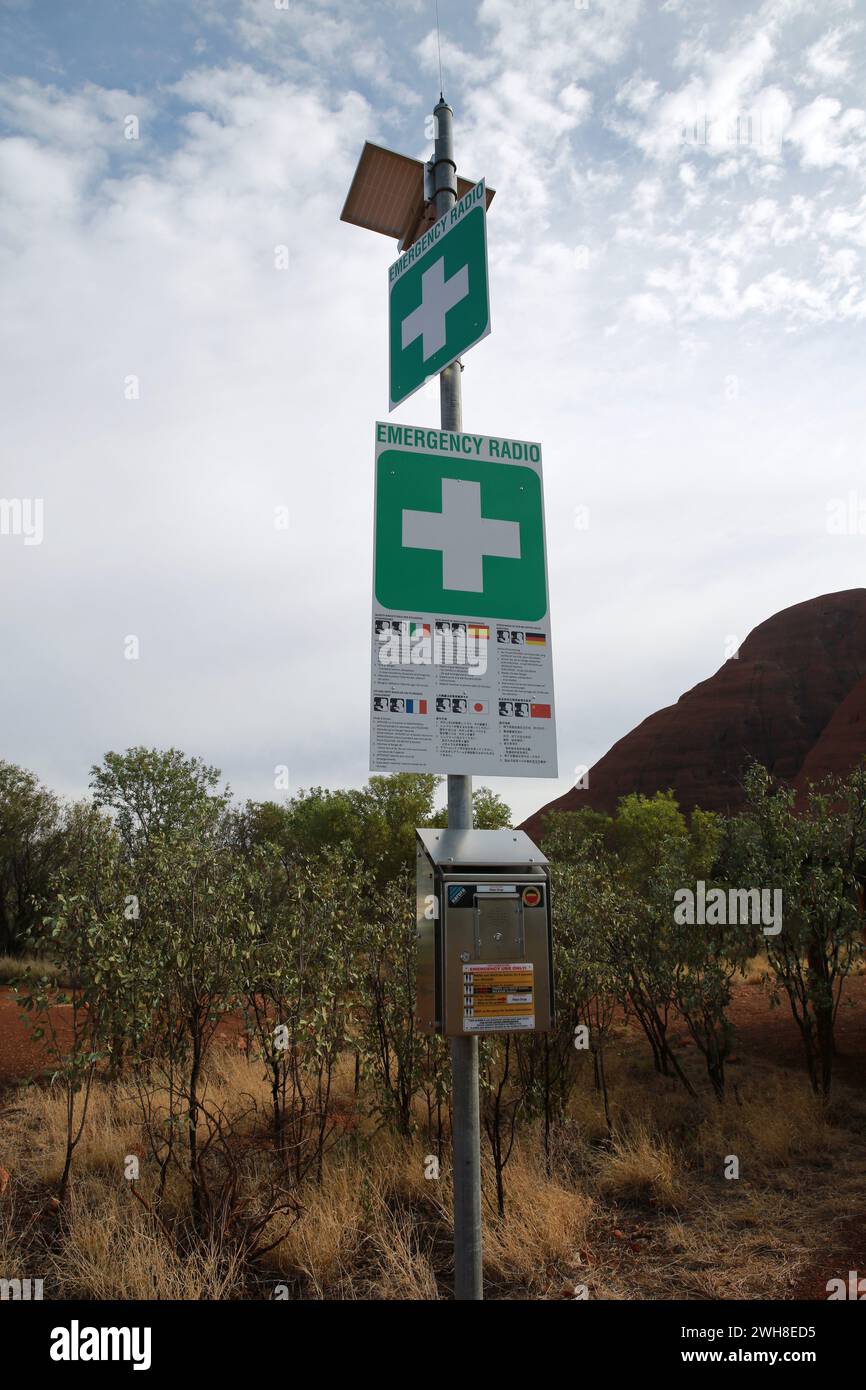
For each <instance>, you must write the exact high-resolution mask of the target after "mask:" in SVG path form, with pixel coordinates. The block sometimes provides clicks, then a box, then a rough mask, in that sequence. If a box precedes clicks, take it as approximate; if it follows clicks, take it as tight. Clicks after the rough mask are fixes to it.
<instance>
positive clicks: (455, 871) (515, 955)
mask: <svg viewBox="0 0 866 1390" xmlns="http://www.w3.org/2000/svg"><path fill="white" fill-rule="evenodd" d="M416 833H417V846H416V849H417V859H416V872H417V912H416V922H417V956H416V964H417V969H416V987H415V1021H416V1025H417V1027H418V1029H419V1030H420V1032H422V1033H443V1034H445V1035H446V1036H447V1037H462V1036H472V1035H476V1036H482V1037H483V1036H484V1035H485V1034H489V1033H511V1032H540V1033H545V1032H548V1031H549V1030H550V1028H551V1026H552V1023H553V1011H554V996H553V940H552V933H551V919H550V869H549V866H548V862H547V859H546V858H545V856H544V855H543V854H542V853H541V850H540V849H539V848H538V846H537V845H534V844H533V843H532V841H531V840H530V838H529V836H528V835H526V834H525V833H524V832H523V831H522V830H419V831H417V832H416Z"/></svg>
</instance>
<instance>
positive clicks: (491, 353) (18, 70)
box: [0, 0, 866, 816]
mask: <svg viewBox="0 0 866 1390" xmlns="http://www.w3.org/2000/svg"><path fill="white" fill-rule="evenodd" d="M439 8H440V15H441V28H442V58H443V64H444V70H445V91H446V96H447V97H448V98H449V100H450V101H451V103H452V105H453V107H454V110H455V135H456V150H457V159H458V164H459V167H460V170H461V172H462V173H463V174H465V175H466V176H467V177H470V178H477V177H481V176H485V177H486V178H487V179H488V181H489V183H490V184H491V185H492V186H493V187H495V188H496V190H497V194H496V199H495V201H494V204H493V207H492V209H491V213H490V219H489V229H488V230H489V243H490V256H491V299H492V310H493V333H492V334H491V336H490V337H489V338H487V339H486V340H485V341H484V342H483V343H481V344H480V345H479V346H478V347H477V348H475V349H474V350H473V351H472V352H471V353H470V354H468V355H467V358H466V370H465V373H464V378H463V387H464V422H465V427H466V428H467V429H470V430H473V431H475V432H478V433H487V434H500V435H512V436H516V437H518V438H522V439H536V440H540V441H541V443H542V445H543V449H544V466H545V489H546V501H547V525H548V548H549V564H550V587H551V609H552V619H553V637H554V656H555V674H556V691H557V701H558V714H559V756H560V768H561V771H562V772H563V774H564V775H563V777H562V778H560V780H559V781H557V782H554V781H542V780H537V781H536V780H519V781H518V780H514V781H506V780H504V779H503V780H499V781H494V782H493V783H492V785H494V786H495V788H496V790H498V791H500V792H501V793H502V794H503V795H504V796H505V797H506V799H508V800H509V802H510V804H511V805H512V806H513V808H514V810H515V813H516V814H517V815H518V816H522V815H525V814H527V813H528V812H530V811H531V810H533V809H535V808H536V807H537V806H538V805H540V804H541V803H543V802H544V801H546V800H548V799H550V797H552V796H553V795H555V794H558V793H560V792H561V791H564V790H565V789H566V787H567V786H568V785H570V784H571V782H573V781H574V772H573V769H575V768H580V767H583V766H589V765H591V764H592V763H593V762H594V761H595V760H596V759H597V758H598V757H599V756H600V755H601V754H602V753H604V752H605V750H606V749H607V748H608V747H609V746H610V744H611V743H613V742H614V741H615V740H616V739H617V738H619V737H620V736H621V735H622V734H624V733H625V732H627V730H628V729H630V728H631V727H633V726H634V725H635V724H636V723H637V722H639V721H640V720H641V719H643V718H644V717H645V716H646V715H648V714H650V713H651V712H652V711H653V710H655V709H657V708H659V707H660V706H662V705H665V704H669V703H671V702H672V701H674V700H676V699H677V697H678V696H679V695H680V694H681V693H682V691H683V690H685V689H687V688H689V687H690V686H691V685H693V684H695V683H696V682H697V681H699V680H702V679H704V678H705V677H707V676H708V675H710V674H711V673H712V672H713V671H714V670H716V669H717V668H718V666H719V665H720V664H721V663H722V661H723V660H724V659H725V657H726V656H728V655H729V654H730V651H731V650H732V649H733V647H735V646H736V643H737V642H738V641H741V640H742V639H743V638H744V637H745V636H746V634H747V633H748V631H749V630H750V629H751V628H752V627H753V626H754V625H755V624H756V623H758V622H760V621H762V620H763V619H764V618H766V617H769V616H770V615H771V614H772V613H774V612H776V611H778V610H779V609H780V608H783V607H785V606H787V605H789V604H792V603H797V602H799V601H801V600H804V599H808V598H811V597H813V596H815V595H816V594H820V593H825V592H829V591H832V590H837V589H844V588H851V587H854V586H858V585H861V584H863V582H864V573H866V567H864V551H866V472H864V415H866V410H864V401H866V380H864V360H863V359H864V351H863V340H864V331H866V287H864V267H866V196H864V173H866V112H864V110H863V108H862V106H861V104H860V103H861V102H863V101H864V92H866V83H864V58H866V4H864V0H821V3H820V4H817V5H816V4H815V3H814V0H766V2H765V3H764V4H752V5H749V4H744V3H741V0H726V3H725V4H723V5H722V4H719V3H718V0H666V2H665V3H649V0H644V2H643V3H642V2H641V0H586V2H585V3H581V0H578V3H574V0H478V3H469V0H440V6H439ZM433 15H434V5H433V0H429V3H428V0H416V2H415V3H413V2H412V0H367V3H363V4H358V3H349V0H288V3H287V4H286V5H285V7H283V0H276V3H275V0H208V3H207V4H200V3H193V2H192V0H138V2H137V3H136V4H132V5H129V4H125V5H119V4H117V3H116V0H79V2H78V3H77V4H75V5H74V6H73V5H64V4H61V3H59V0H0V47H2V50H3V52H4V55H5V57H4V62H3V65H2V77H0V133H2V140H0V205H2V214H0V258H2V260H0V264H2V269H0V343H2V347H0V351H2V367H0V380H2V396H3V400H2V408H0V420H2V426H0V428H2V442H3V447H2V483H0V494H2V496H3V497H4V498H6V499H7V500H8V499H19V500H20V501H21V502H22V503H25V504H26V501H27V499H31V501H33V500H34V499H42V504H43V528H42V529H43V535H42V542H41V544H38V545H37V544H26V543H25V541H26V540H27V537H26V536H25V535H24V534H22V530H21V528H20V527H19V528H17V529H18V533H17V534H16V533H15V532H16V526H15V524H14V516H13V513H12V512H8V511H7V513H6V514H7V516H9V517H12V518H13V520H10V522H9V524H8V525H6V526H5V530H6V531H7V532H8V534H0V574H2V582H3V593H4V600H5V601H4V602H3V605H2V609H0V622H2V649H3V656H4V663H3V665H4V678H3V681H2V686H0V690H2V695H0V699H2V710H0V729H2V739H0V757H4V758H7V759H11V760H13V761H15V762H18V763H21V764H23V765H25V766H28V767H30V768H32V769H33V770H34V771H36V772H37V773H38V774H39V775H40V776H41V777H42V778H43V780H44V781H46V782H47V783H48V784H49V785H51V786H53V787H54V788H56V789H57V790H59V791H62V792H65V793H69V794H74V793H79V792H81V791H83V790H84V789H85V787H86V783H87V773H88V768H89V765H90V764H91V763H92V762H94V761H97V760H98V759H99V758H100V757H101V756H102V754H103V753H104V752H105V750H106V749H109V748H121V747H126V746H127V745H129V744H133V743H147V744H158V745H163V746H169V745H175V746H179V747H182V748H183V749H185V750H186V751H188V752H190V753H198V754H200V755H202V756H204V757H205V758H207V759H208V760H209V761H212V762H214V763H216V764H217V765H218V766H219V767H221V768H222V770H223V773H224V775H225V776H226V777H227V778H228V779H229V781H230V782H231V784H232V786H233V788H234V789H235V790H236V792H237V793H238V794H239V795H241V796H251V797H256V798H265V797H269V796H273V795H274V794H275V793H274V768H275V767H276V766H277V765H280V764H286V765H287V766H288V768H289V770H290V779H291V787H292V789H293V790H297V789H298V788H300V787H304V786H310V785H314V784H321V785H326V786H351V785H361V784H362V783H363V781H364V780H365V778H366V776H367V769H368V763H367V755H368V693H369V669H368V662H369V645H368V643H369V637H368V632H369V613H370V570H371V548H372V535H371V532H372V466H373V423H374V421H375V420H376V419H377V418H385V417H386V415H387V401H388V392H387V362H386V335H387V324H386V308H387V303H386V301H387V294H386V284H387V267H388V265H389V264H390V262H391V261H392V260H393V259H394V258H395V255H396V246H395V244H394V243H393V242H390V241H388V240H386V239H385V238H384V237H381V236H376V235H373V234H372V233H369V232H365V231H362V230H360V229H357V228H353V227H349V226H347V225H346V224H344V223H341V222H340V221H339V213H340V209H341V207H342V204H343V199H344V197H345V194H346V191H347V189H348V186H349V183H350V180H351V176H352V172H353V170H354V167H355V163H356V161H357V158H358V155H359V153H360V150H361V146H362V144H363V141H364V140H365V139H366V138H369V139H372V140H375V141H378V142H379V143H382V144H385V145H388V146H391V147H393V148H396V149H399V150H402V151H404V152H405V153H407V154H412V155H415V156H417V157H419V158H420V157H426V156H427V154H428V152H429V146H428V143H427V141H426V139H425V119H426V116H427V114H428V112H429V111H430V109H431V108H432V105H433V104H434V103H435V100H436V97H437V95H438V73H437V57H436V40H435V27H434V22H433ZM131 117H132V118H135V119H134V120H130V118H131ZM130 135H133V136H135V135H137V138H129V137H130ZM278 247H287V248H288V253H287V256H285V257H283V256H280V255H277V254H275V248H278ZM284 260H287V262H288V264H287V267H286V268H282V269H281V268H278V264H277V263H278V262H279V263H280V264H282V263H283V261H284ZM394 418H396V419H398V420H402V421H403V422H405V423H413V424H421V425H424V424H433V423H437V422H438V393H437V392H436V390H435V389H432V388H427V389H425V390H424V391H422V392H421V393H419V394H418V395H416V396H414V397H413V398H412V399H411V400H410V401H409V402H407V403H406V404H405V405H404V406H403V407H402V408H400V409H399V410H397V411H396V412H394ZM279 508H288V515H289V525H288V528H287V529H278V528H277V527H276V526H275V517H276V516H277V515H278V512H277V509H279ZM22 515H26V506H25V511H24V513H22ZM33 516H35V512H32V513H31V518H32V517H33ZM130 637H136V638H137V639H138V644H139V648H138V650H139V655H138V659H137V660H129V659H127V656H128V654H129V651H130V646H129V643H128V640H127V639H128V638H130Z"/></svg>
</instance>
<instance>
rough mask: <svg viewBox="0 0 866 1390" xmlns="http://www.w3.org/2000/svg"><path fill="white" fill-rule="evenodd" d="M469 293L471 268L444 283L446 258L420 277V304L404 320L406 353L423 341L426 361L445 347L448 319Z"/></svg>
mask: <svg viewBox="0 0 866 1390" xmlns="http://www.w3.org/2000/svg"><path fill="white" fill-rule="evenodd" d="M468 293H469V267H468V265H463V266H461V267H460V269H459V270H457V271H455V272H454V274H453V275H452V276H451V279H450V280H446V279H445V257H444V256H440V257H439V260H438V261H436V262H435V264H434V265H431V267H430V269H429V270H425V271H424V274H423V275H422V276H421V303H420V304H419V305H418V308H417V309H413V310H412V312H411V314H409V316H408V317H407V318H405V319H404V320H403V323H402V332H403V351H404V352H405V351H406V348H407V347H408V346H409V344H410V343H414V341H415V339H416V338H420V339H421V340H422V341H421V347H422V352H423V360H424V361H425V362H426V361H427V358H428V357H432V356H433V354H434V352H438V351H439V349H440V348H444V346H445V315H446V314H447V313H448V310H449V309H453V308H454V305H455V304H459V303H460V301H461V299H465V298H466V296H467V294H468Z"/></svg>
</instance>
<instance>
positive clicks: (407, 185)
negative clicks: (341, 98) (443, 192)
mask: <svg viewBox="0 0 866 1390" xmlns="http://www.w3.org/2000/svg"><path fill="white" fill-rule="evenodd" d="M474 186H475V184H474V181H473V180H471V179H463V178H460V176H459V175H458V178H457V196H458V198H462V197H463V195H464V194H465V193H468V192H469V190H470V188H474ZM494 194H495V189H493V188H488V189H487V206H488V208H489V207H490V204H491V202H492V201H493V197H494ZM340 220H341V221H342V222H351V223H352V225H353V226H355V227H366V228H367V230H368V231H371V232H381V233H382V235H383V236H390V237H394V238H395V239H396V240H397V241H399V243H400V249H401V250H405V249H406V247H407V246H411V245H412V243H413V242H414V241H417V240H418V237H419V236H421V234H422V232H424V231H425V230H426V229H427V227H429V226H431V225H432V224H433V223H434V222H435V221H436V212H435V209H434V207H433V205H432V203H425V201H424V163H423V161H422V160H420V159H410V157H409V156H408V155H405V154H398V153H397V152H396V150H387V149H385V147H384V146H383V145H374V144H373V143H372V142H371V141H370V140H367V141H366V142H365V144H364V148H363V150H362V151H361V158H360V159H359V160H358V167H357V169H356V170H355V175H354V178H353V179H352V184H351V187H350V189H349V192H348V195H347V197H346V201H345V203H344V205H343V211H342V212H341V213H340Z"/></svg>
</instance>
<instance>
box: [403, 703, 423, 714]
mask: <svg viewBox="0 0 866 1390" xmlns="http://www.w3.org/2000/svg"><path fill="white" fill-rule="evenodd" d="M406 713H407V714H426V713H427V701H426V700H407V701H406Z"/></svg>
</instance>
